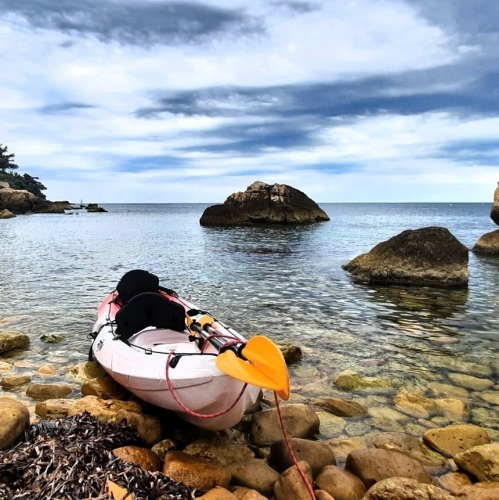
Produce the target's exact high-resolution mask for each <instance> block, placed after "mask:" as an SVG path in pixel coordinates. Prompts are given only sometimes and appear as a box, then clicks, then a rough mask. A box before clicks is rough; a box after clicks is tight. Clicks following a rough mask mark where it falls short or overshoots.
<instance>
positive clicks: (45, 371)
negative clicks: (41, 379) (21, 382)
mask: <svg viewBox="0 0 499 500" xmlns="http://www.w3.org/2000/svg"><path fill="white" fill-rule="evenodd" d="M36 371H37V372H38V373H41V374H42V375H54V374H55V368H54V367H53V366H52V365H42V366H40V368H37V370H36Z"/></svg>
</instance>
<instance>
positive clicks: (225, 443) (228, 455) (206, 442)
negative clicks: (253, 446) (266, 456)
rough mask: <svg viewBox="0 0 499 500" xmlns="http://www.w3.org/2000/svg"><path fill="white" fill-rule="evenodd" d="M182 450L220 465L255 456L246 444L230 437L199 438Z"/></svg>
mask: <svg viewBox="0 0 499 500" xmlns="http://www.w3.org/2000/svg"><path fill="white" fill-rule="evenodd" d="M184 452H185V453H189V454H190V455H196V456H198V457H201V458H205V459H206V460H209V461H210V462H213V463H215V464H217V465H222V466H224V465H230V464H233V463H237V462H241V461H243V460H250V459H252V458H254V457H255V454H254V452H253V451H251V450H250V449H249V448H248V447H247V446H246V445H244V444H240V443H236V442H234V441H232V440H231V439H230V438H222V439H220V438H218V439H217V438H215V439H213V438H211V439H210V438H205V439H200V440H198V441H194V442H193V443H191V444H189V445H188V446H186V447H185V449H184Z"/></svg>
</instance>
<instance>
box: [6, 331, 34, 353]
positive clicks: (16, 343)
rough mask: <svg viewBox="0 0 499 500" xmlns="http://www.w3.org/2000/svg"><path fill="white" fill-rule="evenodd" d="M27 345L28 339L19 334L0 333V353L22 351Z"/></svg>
mask: <svg viewBox="0 0 499 500" xmlns="http://www.w3.org/2000/svg"><path fill="white" fill-rule="evenodd" d="M28 345H29V337H28V336H27V335H26V334H25V333H21V332H0V353H2V352H8V351H11V350H12V349H24V348H25V347H28Z"/></svg>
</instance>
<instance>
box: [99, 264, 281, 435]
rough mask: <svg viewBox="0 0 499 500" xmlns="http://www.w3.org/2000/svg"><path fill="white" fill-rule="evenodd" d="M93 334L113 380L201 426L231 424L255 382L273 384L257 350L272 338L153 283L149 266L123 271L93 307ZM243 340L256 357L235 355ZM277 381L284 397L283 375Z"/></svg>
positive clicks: (251, 398) (251, 399) (254, 391)
mask: <svg viewBox="0 0 499 500" xmlns="http://www.w3.org/2000/svg"><path fill="white" fill-rule="evenodd" d="M92 336H93V337H94V341H93V343H92V347H91V353H92V355H93V358H94V359H95V360H96V361H97V362H98V363H99V364H100V365H101V366H102V367H103V369H104V370H105V371H106V372H107V373H108V374H109V375H110V376H111V377H112V378H113V379H114V380H115V381H116V382H117V383H119V384H120V385H122V386H123V387H125V388H126V389H127V390H128V391H130V392H131V393H132V394H134V395H135V396H137V397H138V398H139V399H141V400H143V401H145V402H147V403H150V404H153V405H155V406H158V407H161V408H165V409H167V410H171V411H173V412H175V413H177V414H178V415H179V416H180V417H182V418H183V419H185V420H187V421H188V422H190V423H192V424H195V425H197V426H199V427H203V428H205V429H210V430H223V429H228V428H230V427H233V426H234V425H236V424H237V423H238V422H239V421H240V420H241V418H242V416H243V414H244V413H245V412H246V410H247V409H248V408H249V407H251V406H252V405H254V404H255V403H256V402H257V400H258V398H259V395H260V391H261V387H267V388H274V389H276V388H275V387H273V386H272V384H267V383H266V381H267V380H268V379H267V377H270V378H272V377H273V372H272V370H274V369H275V368H274V367H269V368H266V367H265V361H264V360H260V356H259V355H260V354H264V355H263V358H266V355H265V353H262V352H261V351H262V350H265V351H267V350H268V349H267V344H266V343H265V342H267V341H268V342H271V341H270V340H268V339H266V338H265V337H262V339H263V340H261V341H259V340H258V338H256V337H255V338H254V339H252V340H251V341H250V342H247V341H246V339H245V338H244V337H243V336H242V335H240V334H239V333H237V332H236V331H235V330H234V329H232V328H230V327H228V326H227V325H225V324H223V323H222V322H220V321H218V320H216V319H214V318H213V317H212V316H211V315H210V314H208V313H206V312H205V311H203V310H201V309H199V308H197V307H196V306H195V305H194V304H191V303H190V302H188V301H187V300H185V299H183V298H181V297H179V296H178V294H176V293H175V292H174V291H173V290H168V289H165V288H162V287H159V280H158V278H157V277H156V276H154V275H152V274H150V273H148V272H147V271H142V270H134V271H130V272H128V273H127V274H125V275H124V276H123V278H122V279H121V281H120V283H119V284H118V287H117V288H116V290H115V291H113V292H112V293H110V294H109V295H108V296H107V297H106V298H105V299H104V300H103V301H102V303H101V305H100V307H99V308H98V311H97V320H96V322H95V324H94V327H93V334H92ZM258 342H263V343H262V345H261V346H260V344H258ZM252 344H253V345H254V346H255V347H256V352H255V348H254V347H252ZM246 346H247V347H248V351H247V353H248V357H249V358H251V356H253V358H255V361H254V363H251V362H249V361H248V360H247V359H246V358H245V357H244V356H242V355H241V352H243V353H246V351H245V349H246ZM250 348H251V349H250ZM258 351H260V352H258ZM270 351H272V349H270V350H269V352H270ZM279 354H280V351H279ZM270 357H272V354H271V355H270ZM217 358H218V359H217ZM217 364H218V366H217ZM274 364H275V363H274ZM219 366H221V367H222V369H223V371H222V370H221V369H220V368H219ZM284 369H285V368H284ZM262 370H263V372H264V374H265V375H262ZM269 370H270V371H269ZM228 373H231V375H229V374H228ZM286 376H287V371H286ZM235 377H237V378H235ZM262 377H263V378H262ZM260 378H262V380H263V382H261V380H260ZM251 382H255V384H258V385H254V384H252V383H251ZM286 383H287V384H288V385H287V389H286V387H285V386H286ZM280 384H281V385H283V384H284V385H283V387H284V392H282V391H281V392H282V394H284V397H285V396H286V394H287V393H286V391H288V392H289V380H288V381H287V382H286V381H284V382H281V383H280ZM276 387H277V386H276Z"/></svg>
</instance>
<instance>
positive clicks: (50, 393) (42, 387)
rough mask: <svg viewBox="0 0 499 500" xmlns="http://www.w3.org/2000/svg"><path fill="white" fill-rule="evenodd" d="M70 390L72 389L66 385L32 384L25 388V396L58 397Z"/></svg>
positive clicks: (35, 397)
mask: <svg viewBox="0 0 499 500" xmlns="http://www.w3.org/2000/svg"><path fill="white" fill-rule="evenodd" d="M72 392H73V389H71V387H69V386H68V385H59V384H33V385H30V386H29V387H28V388H27V389H26V396H29V397H30V398H33V399H59V398H63V397H64V396H68V395H69V394H71V393H72Z"/></svg>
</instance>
